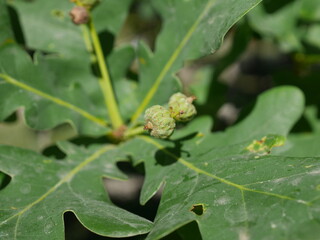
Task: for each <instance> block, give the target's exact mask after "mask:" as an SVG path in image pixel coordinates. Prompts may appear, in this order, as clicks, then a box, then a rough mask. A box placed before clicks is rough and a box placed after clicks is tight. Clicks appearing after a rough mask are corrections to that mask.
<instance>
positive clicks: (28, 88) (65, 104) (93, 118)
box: [0, 73, 108, 127]
mask: <svg viewBox="0 0 320 240" xmlns="http://www.w3.org/2000/svg"><path fill="white" fill-rule="evenodd" d="M0 78H2V79H4V80H5V81H6V82H7V83H10V84H12V85H14V86H16V87H20V88H22V89H24V90H26V91H29V92H32V93H34V94H36V95H38V96H41V97H43V98H45V99H47V100H50V101H52V102H54V103H56V104H58V105H60V106H63V107H65V108H68V109H71V110H72V111H74V112H77V113H79V114H80V115H81V116H83V117H85V118H87V119H89V120H90V121H92V122H94V123H96V124H98V125H100V126H103V127H106V126H108V122H106V121H105V120H103V119H101V118H98V117H96V116H93V115H92V114H90V113H88V112H87V111H84V110H83V109H81V108H79V107H77V106H75V105H73V104H71V103H69V102H66V101H64V100H62V99H60V98H56V97H53V96H51V95H49V94H47V93H45V92H42V91H40V90H38V89H36V88H33V87H31V86H29V85H27V84H25V83H22V82H20V81H18V80H16V79H14V78H12V77H10V76H8V75H6V74H1V73H0Z"/></svg>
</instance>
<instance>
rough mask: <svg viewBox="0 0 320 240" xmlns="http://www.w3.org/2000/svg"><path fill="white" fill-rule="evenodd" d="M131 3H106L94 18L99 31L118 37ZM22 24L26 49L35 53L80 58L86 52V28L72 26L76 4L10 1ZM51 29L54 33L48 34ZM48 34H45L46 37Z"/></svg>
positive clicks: (125, 0)
mask: <svg viewBox="0 0 320 240" xmlns="http://www.w3.org/2000/svg"><path fill="white" fill-rule="evenodd" d="M130 3H131V0H122V1H121V3H120V2H119V1H117V0H103V1H101V3H100V4H99V7H97V8H95V9H94V10H93V13H92V18H93V19H94V22H95V24H96V25H97V28H98V31H99V32H102V31H109V32H111V33H113V34H117V33H118V32H119V30H120V27H121V26H122V24H123V22H124V20H125V17H126V15H127V11H128V8H129V6H130ZM10 5H11V6H12V7H13V8H14V9H15V11H16V12H17V15H18V17H19V20H20V24H21V28H22V31H23V33H24V37H25V41H26V45H27V46H28V47H29V48H32V49H38V50H43V51H48V52H59V53H61V54H63V55H64V56H66V57H69V58H70V57H72V58H77V57H78V58H79V57H80V56H82V55H84V54H85V52H86V49H85V42H84V40H83V36H82V34H85V33H83V32H82V30H83V29H82V28H81V27H79V26H76V25H74V24H73V23H72V21H71V18H70V16H69V11H70V10H71V9H72V7H73V6H75V4H74V3H72V2H70V1H65V0H55V1H24V0H16V1H12V2H11V1H10ZM48 29H50V31H49V30H48ZM44 33H45V34H44Z"/></svg>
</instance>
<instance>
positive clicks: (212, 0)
mask: <svg viewBox="0 0 320 240" xmlns="http://www.w3.org/2000/svg"><path fill="white" fill-rule="evenodd" d="M259 2H260V0H245V1H244V0H240V1H238V0H227V1H226V0H199V1H180V0H175V1H171V0H153V1H152V4H153V6H154V8H155V10H156V11H157V12H159V14H160V15H161V17H162V19H163V20H164V22H163V25H162V30H161V32H160V34H159V36H158V37H157V41H156V45H155V52H153V53H151V52H150V51H148V50H146V49H145V47H143V46H141V45H140V48H142V50H138V53H140V54H141V55H140V56H139V63H140V69H139V70H140V78H139V89H138V92H139V102H140V105H139V108H138V109H137V110H136V112H135V114H134V115H133V116H132V121H133V122H135V121H137V120H139V119H140V118H141V117H142V113H143V111H144V110H145V109H146V108H147V107H148V106H150V105H155V104H160V105H161V104H164V103H166V102H167V101H168V99H169V97H170V96H171V95H172V93H174V92H177V91H179V88H180V87H179V84H177V81H176V77H175V73H176V72H177V71H178V70H179V69H180V68H181V67H182V65H183V62H184V61H186V60H190V59H196V58H199V57H201V56H204V55H208V54H209V53H213V52H214V51H215V50H217V49H218V48H219V46H220V45H221V42H222V39H223V37H224V35H225V34H226V32H227V31H228V30H229V29H230V28H231V26H232V25H233V24H234V23H235V22H237V21H238V20H239V19H240V18H241V17H242V16H244V15H245V14H246V13H247V12H248V11H249V10H251V9H252V8H254V7H255V6H256V5H257V4H258V3H259ZM230 6H232V7H230Z"/></svg>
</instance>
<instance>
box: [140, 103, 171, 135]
mask: <svg viewBox="0 0 320 240" xmlns="http://www.w3.org/2000/svg"><path fill="white" fill-rule="evenodd" d="M144 119H145V126H144V129H145V130H148V131H149V132H150V135H151V136H153V137H156V138H161V139H165V138H168V137H170V136H171V135H172V133H173V130H174V128H175V126H176V123H175V121H174V119H173V118H172V117H171V116H170V112H169V111H168V110H167V109H166V108H164V107H162V106H160V105H154V106H152V107H150V108H148V109H147V110H146V111H145V115H144Z"/></svg>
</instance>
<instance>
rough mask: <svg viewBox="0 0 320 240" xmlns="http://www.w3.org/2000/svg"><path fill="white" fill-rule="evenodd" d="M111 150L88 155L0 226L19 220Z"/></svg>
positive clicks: (107, 149) (105, 149)
mask: <svg viewBox="0 0 320 240" xmlns="http://www.w3.org/2000/svg"><path fill="white" fill-rule="evenodd" d="M113 148H114V147H113V146H110V145H107V146H105V147H103V148H100V149H99V150H97V151H96V152H94V153H93V154H92V155H90V156H89V157H88V158H86V159H85V160H84V161H83V162H81V163H80V164H79V165H77V166H76V167H75V168H73V169H72V170H71V171H70V172H69V173H68V174H66V175H65V176H64V177H63V178H62V179H61V180H60V181H59V182H57V183H56V184H55V185H54V186H53V187H51V188H50V189H49V190H48V191H47V192H46V193H44V194H43V195H42V196H40V197H39V198H38V199H37V200H35V201H34V202H32V203H30V204H29V205H27V206H26V207H24V208H23V209H22V210H21V211H19V212H17V213H16V214H14V215H12V216H11V217H9V218H7V219H5V220H4V221H2V222H1V223H0V226H1V225H2V224H4V223H6V222H8V221H9V220H11V219H13V218H15V217H18V218H20V216H21V215H22V214H24V213H25V212H26V211H28V210H29V209H31V208H32V207H33V206H35V205H36V204H38V203H40V202H41V201H43V200H44V199H45V198H46V197H48V196H49V195H50V194H52V193H53V192H55V191H56V190H57V189H58V188H59V187H60V186H61V185H62V184H64V183H66V182H68V181H69V180H70V179H71V178H72V177H73V176H74V175H75V174H77V173H78V172H79V171H80V170H81V169H82V168H84V167H85V166H86V165H88V164H89V163H91V162H92V161H94V160H95V159H97V158H98V157H100V156H101V155H102V154H104V153H105V152H107V151H109V150H111V149H113Z"/></svg>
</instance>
